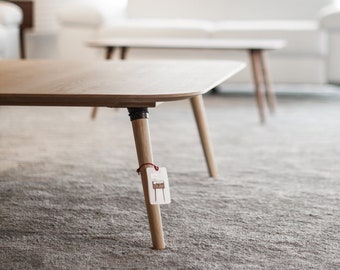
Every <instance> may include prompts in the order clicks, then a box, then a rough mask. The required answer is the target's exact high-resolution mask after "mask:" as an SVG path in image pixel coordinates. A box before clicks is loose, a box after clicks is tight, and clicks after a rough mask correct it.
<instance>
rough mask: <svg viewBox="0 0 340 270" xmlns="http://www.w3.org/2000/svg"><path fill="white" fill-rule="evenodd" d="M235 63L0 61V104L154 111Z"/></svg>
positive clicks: (214, 80)
mask: <svg viewBox="0 0 340 270" xmlns="http://www.w3.org/2000/svg"><path fill="white" fill-rule="evenodd" d="M244 66H245V64H243V63H241V62H236V61H114V62H112V61H98V62H74V61H56V60H26V61H24V60H12V61H11V60H9V61H0V105H32V106H91V107H92V106H97V107H122V108H126V107H155V106H156V104H157V102H164V101H173V100H180V99H186V98H190V97H193V96H196V95H199V94H203V93H205V92H207V91H209V90H211V89H212V88H214V87H215V86H217V85H219V84H220V83H222V82H223V81H225V80H226V79H228V78H229V77H230V76H232V75H233V74H235V73H237V72H238V71H240V70H241V69H242V68H243V67H244Z"/></svg>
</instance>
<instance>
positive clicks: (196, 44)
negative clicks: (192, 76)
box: [87, 38, 285, 50]
mask: <svg viewBox="0 0 340 270" xmlns="http://www.w3.org/2000/svg"><path fill="white" fill-rule="evenodd" d="M87 45H88V46H90V47H103V48H105V47H131V48H165V49H216V50H226V49H228V50H251V49H253V50H256V49H260V50H277V49H281V48H283V47H284V46H285V41H283V40H280V39H183V38H171V39H168V38H164V39H163V38H154V39H152V38H146V39H141V38H138V39H133V38H112V39H96V40H92V41H89V42H87Z"/></svg>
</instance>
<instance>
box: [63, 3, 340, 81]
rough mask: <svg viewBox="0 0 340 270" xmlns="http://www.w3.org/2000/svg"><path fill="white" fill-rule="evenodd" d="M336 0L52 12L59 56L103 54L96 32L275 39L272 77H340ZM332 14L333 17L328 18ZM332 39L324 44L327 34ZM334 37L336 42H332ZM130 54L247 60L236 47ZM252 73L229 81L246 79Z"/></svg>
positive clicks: (85, 6)
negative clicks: (280, 42) (279, 44)
mask: <svg viewBox="0 0 340 270" xmlns="http://www.w3.org/2000/svg"><path fill="white" fill-rule="evenodd" d="M334 14H338V5H337V4H336V3H335V1H334V0H237V1H234V0H93V1H90V0H88V1H85V2H84V0H82V1H80V2H79V1H74V2H73V3H71V5H69V6H66V7H65V8H64V9H62V10H60V11H59V13H58V20H59V25H60V29H59V54H60V57H61V58H81V59H84V58H86V59H94V58H98V57H101V58H103V52H100V54H98V51H96V50H95V49H93V48H87V47H86V46H85V41H87V40H90V39H93V38H96V37H100V38H102V37H160V38H163V37H164V38H169V37H170V38H171V37H185V38H279V39H284V40H286V42H287V46H286V47H285V48H284V49H282V50H278V51H274V52H270V66H271V72H272V77H273V81H274V82H277V83H325V82H340V74H337V72H336V71H337V70H339V68H338V67H340V49H339V48H340V47H339V44H340V24H339V21H340V20H339V18H340V15H338V16H336V15H334ZM332 16H336V19H329V18H330V17H332ZM329 39H331V43H330V44H328V40H329ZM333 43H334V44H333ZM128 57H129V58H156V57H157V58H202V57H204V58H213V59H216V58H218V59H239V60H244V61H247V56H246V55H244V53H240V52H216V51H205V52H202V51H199V52H197V51H190V52H188V51H178V50H170V51H165V50H152V51H151V50H141V49H138V50H137V49H135V50H131V51H130V53H129V56H128ZM250 80H251V77H250V72H249V70H248V71H244V72H243V73H242V72H241V73H240V74H238V75H237V76H235V77H234V78H233V79H232V81H234V82H250Z"/></svg>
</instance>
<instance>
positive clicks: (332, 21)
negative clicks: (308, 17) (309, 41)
mask: <svg viewBox="0 0 340 270" xmlns="http://www.w3.org/2000/svg"><path fill="white" fill-rule="evenodd" d="M319 21H320V25H321V27H322V28H326V29H340V4H333V5H329V6H327V7H325V8H323V9H322V10H321V11H320V13H319Z"/></svg>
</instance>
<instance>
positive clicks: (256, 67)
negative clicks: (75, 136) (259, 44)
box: [250, 50, 266, 123]
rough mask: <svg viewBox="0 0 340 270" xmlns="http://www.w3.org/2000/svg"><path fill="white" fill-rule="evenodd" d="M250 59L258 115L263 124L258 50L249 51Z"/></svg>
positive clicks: (261, 78)
mask: <svg viewBox="0 0 340 270" xmlns="http://www.w3.org/2000/svg"><path fill="white" fill-rule="evenodd" d="M250 58H251V63H252V69H253V78H254V83H255V93H256V102H257V108H258V111H259V115H260V121H261V123H264V122H265V120H266V119H265V112H264V100H263V90H262V86H263V74H262V65H261V55H260V50H250Z"/></svg>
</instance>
